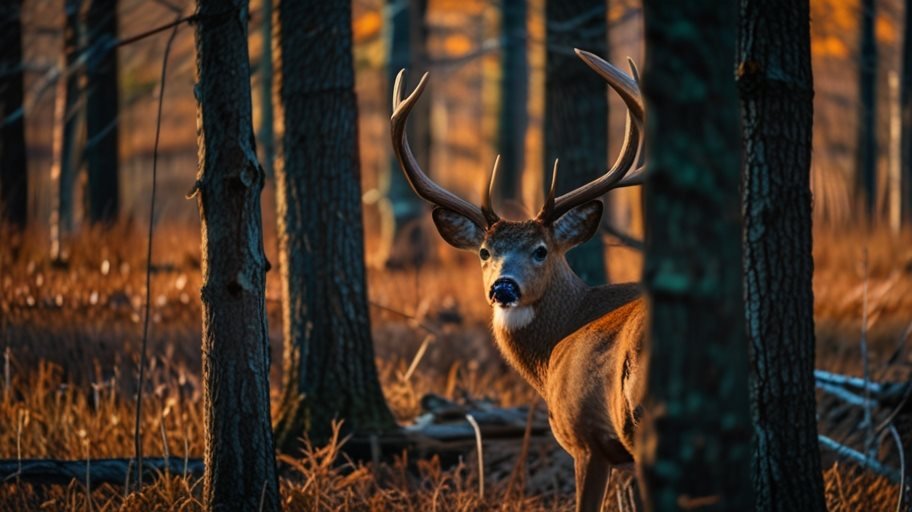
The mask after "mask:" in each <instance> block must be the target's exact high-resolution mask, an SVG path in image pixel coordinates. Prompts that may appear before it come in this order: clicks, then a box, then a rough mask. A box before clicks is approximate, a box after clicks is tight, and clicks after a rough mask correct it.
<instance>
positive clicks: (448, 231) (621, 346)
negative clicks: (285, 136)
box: [391, 51, 646, 511]
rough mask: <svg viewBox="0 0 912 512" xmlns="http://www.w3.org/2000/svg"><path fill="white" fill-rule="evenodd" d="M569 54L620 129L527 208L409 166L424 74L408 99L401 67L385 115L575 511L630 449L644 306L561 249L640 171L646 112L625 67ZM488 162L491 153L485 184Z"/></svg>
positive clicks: (599, 494) (593, 226)
mask: <svg viewBox="0 0 912 512" xmlns="http://www.w3.org/2000/svg"><path fill="white" fill-rule="evenodd" d="M577 53H578V54H579V55H580V57H581V58H583V60H584V61H585V62H586V63H587V64H589V66H590V67H592V68H593V69H595V70H596V71H597V72H598V73H599V74H601V75H602V76H603V77H604V78H605V79H606V80H607V81H608V84H609V85H610V86H611V87H612V88H613V89H614V90H615V91H617V92H618V93H619V94H620V96H621V98H622V99H623V100H624V102H625V104H626V105H627V108H628V117H627V121H628V122H627V134H626V136H625V140H624V144H623V147H622V150H621V155H620V156H619V157H618V160H617V161H616V162H615V164H614V166H612V169H611V170H609V171H608V172H607V173H606V174H604V175H603V176H601V177H600V178H598V179H596V180H595V181H593V182H591V183H589V184H588V185H585V186H583V187H580V188H579V189H576V190H574V191H572V192H569V193H567V194H564V195H562V196H560V197H556V193H555V184H556V181H557V180H556V176H557V162H555V167H554V178H552V183H551V190H550V192H549V194H548V197H547V198H546V199H545V204H544V206H543V207H542V209H541V211H540V212H539V214H538V215H537V216H536V217H535V218H534V219H530V220H524V221H509V220H502V219H500V217H498V216H497V214H496V213H495V212H494V210H493V208H492V207H491V198H490V190H491V188H492V187H491V184H489V186H488V188H487V189H486V190H485V194H484V198H483V201H482V205H481V206H480V207H478V206H475V205H473V204H471V203H469V202H468V201H465V200H464V199H462V198H460V197H458V196H456V195H455V194H453V193H452V192H449V191H448V190H445V189H443V188H442V187H440V186H439V185H437V184H436V183H434V182H433V181H432V180H431V179H430V178H428V176H427V175H426V174H425V173H424V171H422V170H421V168H420V167H419V166H418V163H417V161H416V160H415V158H414V155H413V154H412V152H411V149H410V148H409V145H408V141H407V139H406V136H405V119H406V118H407V117H408V114H409V112H410V111H411V109H412V107H413V106H414V105H415V102H416V101H417V99H418V97H419V96H420V94H421V92H422V91H423V89H424V87H425V85H426V81H427V75H426V74H425V76H424V77H423V78H422V79H421V82H420V83H419V84H418V86H417V87H416V89H415V91H414V92H413V93H412V94H411V95H409V96H408V97H406V98H403V97H402V94H401V87H402V77H403V74H402V73H400V74H399V77H398V78H397V80H396V85H395V87H394V93H393V109H394V112H393V116H392V118H391V126H392V135H393V147H394V149H395V151H396V155H397V157H398V158H399V162H400V164H401V166H402V169H403V171H404V173H405V176H406V178H407V179H408V181H409V184H410V185H411V186H412V188H413V189H414V190H415V192H416V193H417V194H418V195H419V196H421V197H422V198H424V199H425V200H427V201H428V202H430V203H432V204H434V205H435V206H436V207H435V208H434V210H433V218H434V223H435V225H436V227H437V230H438V232H439V233H440V235H441V236H442V237H443V239H444V240H446V241H447V242H448V243H449V244H450V245H452V246H454V247H456V248H459V249H465V250H471V251H475V252H477V254H478V256H479V259H480V262H481V269H482V276H483V280H484V287H485V290H488V292H487V299H488V302H489V303H490V305H491V307H492V309H493V319H492V328H493V331H494V337H495V340H496V343H497V346H498V348H499V349H500V351H501V353H502V354H503V355H504V357H505V358H506V359H507V361H509V363H510V364H511V365H512V366H513V367H514V368H515V369H516V370H517V371H518V372H519V373H520V374H522V376H523V377H524V378H525V379H526V380H527V381H528V382H529V383H530V384H531V385H532V386H533V387H535V388H536V389H537V390H538V392H539V393H540V394H541V395H542V397H543V398H544V399H545V401H546V403H547V404H548V410H549V422H550V424H551V428H552V430H553V432H554V436H555V438H556V439H557V440H558V442H559V443H560V444H561V446H562V447H563V448H564V449H566V450H567V451H568V452H569V453H570V455H572V456H573V459H574V467H575V472H576V490H577V510H578V511H597V510H599V508H600V507H601V504H602V501H603V499H604V494H605V489H606V487H607V484H608V478H609V475H610V469H611V467H612V466H617V465H620V464H627V463H629V462H631V461H632V460H633V455H632V454H633V453H635V452H634V439H635V432H636V428H637V425H638V420H639V416H640V411H641V408H640V402H641V400H642V398H643V392H644V387H645V372H644V371H643V370H642V364H641V352H642V346H643V339H644V329H645V311H646V307H645V304H644V301H643V299H642V298H640V292H639V287H638V285H636V284H624V285H614V286H602V287H589V286H587V285H586V284H585V283H584V282H583V281H582V280H581V279H580V278H579V277H578V276H577V275H576V274H574V273H573V271H572V270H571V269H570V266H569V265H568V264H567V260H566V253H567V251H569V250H570V249H572V248H573V247H575V246H577V245H579V244H580V243H582V242H584V241H586V240H588V239H589V238H591V237H592V236H593V235H595V233H596V232H598V230H599V224H600V221H601V217H602V212H603V206H602V203H601V201H600V200H599V198H600V197H601V196H602V195H603V194H604V193H605V192H607V191H608V190H610V189H612V188H617V187H622V186H628V185H634V184H637V183H638V182H639V181H638V180H639V179H640V177H641V175H642V167H640V168H638V169H636V170H635V171H634V172H632V173H630V172H629V171H630V170H631V169H632V168H634V167H636V164H637V163H638V161H639V154H640V138H639V128H640V125H641V123H642V121H643V114H644V112H643V106H642V102H641V100H640V95H639V88H638V85H637V83H636V79H635V77H634V78H631V77H629V76H627V75H626V74H624V73H623V72H621V71H619V70H617V69H616V68H614V67H613V66H611V65H610V64H608V63H607V62H605V61H603V60H601V59H600V58H598V57H596V56H594V55H592V54H588V53H586V52H579V51H577ZM631 67H632V66H631ZM632 69H633V72H634V76H635V75H636V71H635V68H632ZM497 167H498V163H497V162H495V164H494V172H493V173H492V176H491V182H492V183H493V181H494V176H495V175H496V173H497Z"/></svg>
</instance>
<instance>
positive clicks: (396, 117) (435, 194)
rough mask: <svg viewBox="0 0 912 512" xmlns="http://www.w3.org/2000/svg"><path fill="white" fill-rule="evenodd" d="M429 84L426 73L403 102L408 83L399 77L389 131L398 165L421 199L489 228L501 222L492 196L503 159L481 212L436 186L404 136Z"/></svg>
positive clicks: (488, 188)
mask: <svg viewBox="0 0 912 512" xmlns="http://www.w3.org/2000/svg"><path fill="white" fill-rule="evenodd" d="M427 80H428V74H427V73H425V74H424V75H423V76H422V77H421V80H420V81H419V82H418V85H417V86H416V87H415V90H414V91H412V93H411V94H409V95H408V97H405V98H403V95H402V83H403V82H404V81H405V70H404V69H403V70H402V71H400V72H399V74H398V75H397V76H396V83H395V85H394V87H393V115H392V117H390V127H391V128H392V136H393V150H394V151H395V152H396V157H397V158H398V159H399V165H400V166H401V167H402V172H403V173H404V174H405V179H406V180H408V182H409V185H411V186H412V190H414V191H415V193H416V194H418V195H419V196H420V197H421V198H422V199H424V200H425V201H427V202H429V203H431V204H434V205H436V206H439V207H441V208H446V209H448V210H452V211H454V212H456V213H458V214H460V215H462V216H464V217H466V218H468V219H469V220H471V221H472V222H474V223H475V224H477V225H478V226H479V227H481V228H485V227H490V226H491V225H493V224H494V223H495V222H497V221H498V220H500V218H499V217H498V216H497V214H496V213H494V210H493V208H491V194H490V187H491V183H493V180H494V175H495V174H497V168H498V167H499V162H500V157H498V159H497V160H496V161H495V163H494V171H493V172H492V173H491V181H490V182H489V184H488V187H486V189H485V193H484V200H483V205H482V206H481V207H480V208H479V207H478V206H475V205H474V204H472V203H470V202H468V201H466V200H465V199H463V198H461V197H459V196H457V195H456V194H454V193H452V192H450V191H449V190H447V189H445V188H443V187H441V186H440V185H438V184H437V183H435V182H434V180H432V179H431V178H429V177H428V175H427V174H426V173H425V172H424V171H422V170H421V166H419V165H418V161H417V160H416V159H415V155H414V153H412V148H411V147H410V146H409V143H408V137H407V136H406V133H405V121H406V119H407V118H408V116H409V113H411V111H412V108H413V107H414V106H415V103H417V102H418V98H419V97H420V96H421V93H422V92H423V91H424V88H425V87H426V86H427Z"/></svg>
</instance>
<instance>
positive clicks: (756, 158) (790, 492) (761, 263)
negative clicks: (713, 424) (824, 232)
mask: <svg viewBox="0 0 912 512" xmlns="http://www.w3.org/2000/svg"><path fill="white" fill-rule="evenodd" d="M739 30H740V32H739V35H738V55H737V59H738V60H737V70H738V72H737V81H738V87H739V89H740V93H741V113H742V122H743V128H744V146H745V154H746V156H745V164H744V180H743V187H744V188H743V191H742V193H743V215H744V275H745V279H744V287H745V294H744V296H745V302H746V304H745V305H746V314H747V317H746V318H747V329H748V331H747V332H748V340H749V342H750V346H751V349H752V356H753V357H752V361H751V406H752V407H751V408H752V413H753V422H754V457H753V478H754V493H755V496H756V500H757V501H756V510H770V511H773V510H778V511H783V512H785V511H814V510H820V511H822V510H826V505H825V503H824V500H823V478H822V472H821V469H820V450H819V447H818V441H817V420H816V417H815V414H816V402H815V396H814V293H813V289H812V287H811V279H812V277H813V272H814V261H813V257H812V254H811V187H810V175H811V128H812V124H813V118H814V103H813V97H814V85H813V76H812V71H811V36H810V18H809V4H808V0H776V1H774V2H767V1H763V0H741V17H740V22H739Z"/></svg>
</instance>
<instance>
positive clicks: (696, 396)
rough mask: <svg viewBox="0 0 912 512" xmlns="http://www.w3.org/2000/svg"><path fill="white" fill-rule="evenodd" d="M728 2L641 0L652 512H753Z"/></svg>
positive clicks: (644, 467) (641, 443)
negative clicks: (694, 510)
mask: <svg viewBox="0 0 912 512" xmlns="http://www.w3.org/2000/svg"><path fill="white" fill-rule="evenodd" d="M736 14H737V12H736V4H733V3H730V2H720V1H713V0H699V1H697V0H693V1H689V2H679V1H677V0H646V1H645V2H644V21H645V32H646V49H647V51H646V65H645V69H644V73H643V92H644V97H645V100H646V112H647V115H648V119H647V123H646V148H647V151H648V153H647V161H648V162H649V175H648V178H647V182H646V187H645V204H646V211H645V213H646V234H647V237H646V254H645V267H644V275H643V283H644V287H645V289H646V291H647V295H648V299H649V305H650V315H651V317H650V321H649V322H650V325H649V339H650V347H649V355H650V356H649V371H648V385H647V386H648V391H647V399H646V403H645V411H644V413H645V414H644V425H643V427H642V430H641V434H640V438H639V439H638V443H637V449H638V451H639V458H638V460H639V462H640V465H641V466H640V472H641V475H642V477H641V478H642V480H641V483H643V484H645V489H646V491H647V498H648V501H649V503H650V507H651V508H650V510H655V511H664V510H681V509H689V508H696V507H701V508H702V507H706V509H707V510H732V511H744V510H750V509H753V499H752V497H751V480H750V456H751V449H750V446H751V445H750V441H751V426H750V407H749V399H748V396H749V393H748V379H747V374H748V349H747V340H746V339H745V325H744V303H743V300H742V290H743V288H742V277H741V221H740V214H739V213H740V202H741V201H740V197H739V184H740V175H741V166H740V160H741V159H740V155H741V142H740V138H739V131H740V130H739V123H738V98H737V94H736V90H735V84H734V81H733V80H732V63H733V62H734V57H735V52H734V42H735V31H734V29H735V16H736Z"/></svg>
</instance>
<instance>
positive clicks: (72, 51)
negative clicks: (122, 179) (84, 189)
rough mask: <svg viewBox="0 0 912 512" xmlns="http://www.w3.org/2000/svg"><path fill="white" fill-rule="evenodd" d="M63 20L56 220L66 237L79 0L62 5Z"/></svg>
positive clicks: (74, 162) (73, 168)
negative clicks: (63, 86)
mask: <svg viewBox="0 0 912 512" xmlns="http://www.w3.org/2000/svg"><path fill="white" fill-rule="evenodd" d="M64 9H65V14H66V19H65V21H64V28H63V52H64V59H65V61H66V69H67V73H68V74H67V78H66V103H65V105H66V106H65V109H64V115H65V118H64V124H63V148H62V150H61V155H60V182H59V183H58V190H57V192H58V194H59V196H58V204H57V220H58V222H59V223H60V231H61V232H62V233H68V232H70V231H72V230H73V199H74V196H73V187H74V184H75V183H76V173H77V171H78V169H79V158H78V156H77V151H76V137H77V134H78V131H79V126H80V122H79V121H80V118H81V117H82V109H81V108H80V107H79V106H78V105H79V97H80V95H81V94H82V91H81V90H80V87H79V77H80V76H81V73H79V72H77V71H76V69H77V59H78V58H79V52H80V35H81V30H80V22H79V12H80V11H81V9H82V0H66V3H65V4H64Z"/></svg>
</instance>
